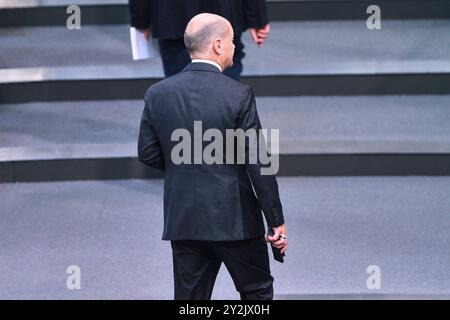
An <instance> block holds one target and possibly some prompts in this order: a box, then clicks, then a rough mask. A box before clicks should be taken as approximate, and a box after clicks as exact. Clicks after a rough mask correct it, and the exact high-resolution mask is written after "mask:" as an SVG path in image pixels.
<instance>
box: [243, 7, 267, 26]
mask: <svg viewBox="0 0 450 320" xmlns="http://www.w3.org/2000/svg"><path fill="white" fill-rule="evenodd" d="M242 1H243V3H242V6H243V9H244V18H245V21H246V25H247V27H249V28H258V29H259V28H262V27H264V26H265V25H266V24H268V23H269V19H268V17H267V8H266V0H242Z"/></svg>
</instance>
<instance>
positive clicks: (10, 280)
mask: <svg viewBox="0 0 450 320" xmlns="http://www.w3.org/2000/svg"><path fill="white" fill-rule="evenodd" d="M279 183H280V190H281V197H282V201H283V205H284V211H285V215H286V221H287V226H288V232H289V237H290V249H289V251H288V256H287V260H286V263H285V264H283V265H281V264H278V263H275V262H273V263H272V271H273V274H274V276H275V278H276V282H275V290H276V294H277V295H278V297H279V298H281V299H291V298H295V297H297V298H298V297H306V298H308V297H309V298H311V297H315V296H311V295H315V294H326V295H325V296H324V297H325V298H327V297H328V298H330V297H333V295H334V294H344V296H342V295H338V296H336V297H344V298H345V297H354V298H355V297H356V298H361V297H364V296H361V295H360V294H369V295H368V296H367V297H371V296H373V294H384V295H387V296H388V297H389V296H392V295H403V296H404V295H411V294H415V295H420V296H422V295H426V294H438V295H443V294H447V295H448V294H450V255H449V251H448V248H449V246H448V244H449V241H450V233H449V232H448V230H449V229H450V217H449V213H450V198H449V197H448V193H449V190H450V178H449V177H371V178H369V177H359V178H325V177H324V178H281V179H279ZM161 196H162V181H160V180H153V181H152V180H149V181H144V180H129V181H95V182H57V183H55V182H53V183H16V184H0V197H1V204H2V205H1V210H0V214H1V219H0V234H1V235H2V237H1V250H0V299H11V298H19V299H26V298H31V299H35V298H44V299H47V298H58V299H59V298H61V299H74V298H86V299H93V298H113V299H115V298H126V299H128V298H137V299H141V298H142V299H144V298H150V299H170V298H171V297H172V278H171V277H172V273H171V268H172V265H171V258H170V246H169V245H168V243H166V242H163V241H161V240H160V238H161V232H162V225H161V224H162V198H161ZM69 265H78V266H80V268H81V290H75V291H71V290H68V289H67V288H66V279H67V276H68V275H67V274H66V273H65V272H66V268H67V266H69ZM369 265H377V266H379V267H380V268H381V289H380V290H376V291H373V290H368V289H367V287H366V280H367V277H368V275H367V274H366V269H367V267H368V266H369ZM346 295H350V296H346ZM355 295H357V296H355ZM214 298H216V299H218V298H224V299H231V298H238V295H237V293H236V292H235V290H234V287H233V283H232V281H231V279H230V277H229V275H228V274H227V273H226V270H224V268H223V269H221V273H220V275H219V278H218V281H217V286H216V289H215V292H214Z"/></svg>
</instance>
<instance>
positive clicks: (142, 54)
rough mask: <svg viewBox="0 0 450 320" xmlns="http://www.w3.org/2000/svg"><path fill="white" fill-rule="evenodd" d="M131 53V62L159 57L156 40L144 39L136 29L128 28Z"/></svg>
mask: <svg viewBox="0 0 450 320" xmlns="http://www.w3.org/2000/svg"><path fill="white" fill-rule="evenodd" d="M130 40H131V51H132V53H133V60H144V59H153V58H157V57H159V48H158V42H157V41H158V40H157V39H154V38H150V39H149V40H148V41H147V40H146V39H145V38H144V33H143V32H140V31H139V30H137V29H136V28H133V27H131V28H130Z"/></svg>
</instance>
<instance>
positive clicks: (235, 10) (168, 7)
mask: <svg viewBox="0 0 450 320" xmlns="http://www.w3.org/2000/svg"><path fill="white" fill-rule="evenodd" d="M128 2H129V10H130V15H131V26H133V27H135V28H137V29H146V28H147V27H149V26H150V27H151V32H152V36H153V37H154V38H158V39H179V38H183V36H184V30H185V28H186V25H187V23H188V22H189V20H191V18H192V17H193V16H195V15H197V14H199V13H202V12H209V13H215V14H218V15H220V16H223V17H224V18H226V19H227V20H228V21H230V23H231V25H232V26H233V29H234V33H235V34H241V33H242V32H244V31H245V30H246V29H248V28H261V27H263V26H265V25H266V24H267V23H268V18H267V12H266V3H265V0H129V1H128Z"/></svg>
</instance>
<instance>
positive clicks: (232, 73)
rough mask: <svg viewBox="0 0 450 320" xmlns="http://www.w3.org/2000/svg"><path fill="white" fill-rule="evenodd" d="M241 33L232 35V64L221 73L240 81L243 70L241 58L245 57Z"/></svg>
mask: <svg viewBox="0 0 450 320" xmlns="http://www.w3.org/2000/svg"><path fill="white" fill-rule="evenodd" d="M241 37H242V35H240V34H235V35H234V46H235V49H234V56H233V66H232V67H230V68H228V69H226V70H225V71H224V72H223V73H224V74H225V75H227V76H229V77H230V78H232V79H234V80H236V81H240V80H241V74H242V70H243V64H242V59H244V57H245V52H244V44H243V43H242V39H241Z"/></svg>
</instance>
